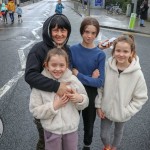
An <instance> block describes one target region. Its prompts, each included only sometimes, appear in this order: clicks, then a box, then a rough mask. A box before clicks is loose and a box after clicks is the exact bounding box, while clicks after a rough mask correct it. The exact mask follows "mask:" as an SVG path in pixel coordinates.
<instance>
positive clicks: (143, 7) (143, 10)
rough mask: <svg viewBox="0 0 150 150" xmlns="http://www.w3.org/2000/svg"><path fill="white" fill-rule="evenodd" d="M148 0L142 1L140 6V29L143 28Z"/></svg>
mask: <svg viewBox="0 0 150 150" xmlns="http://www.w3.org/2000/svg"><path fill="white" fill-rule="evenodd" d="M148 9H149V6H148V0H144V1H143V3H142V4H141V6H140V27H145V25H144V20H146V19H147V12H148Z"/></svg>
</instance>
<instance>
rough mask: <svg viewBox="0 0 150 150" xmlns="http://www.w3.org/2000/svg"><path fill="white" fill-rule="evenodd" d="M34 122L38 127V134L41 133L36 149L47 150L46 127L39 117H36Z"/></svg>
mask: <svg viewBox="0 0 150 150" xmlns="http://www.w3.org/2000/svg"><path fill="white" fill-rule="evenodd" d="M34 123H35V125H36V127H37V130H38V134H39V140H38V143H37V146H36V150H45V141H44V129H43V127H42V125H41V122H40V120H39V119H35V118H34Z"/></svg>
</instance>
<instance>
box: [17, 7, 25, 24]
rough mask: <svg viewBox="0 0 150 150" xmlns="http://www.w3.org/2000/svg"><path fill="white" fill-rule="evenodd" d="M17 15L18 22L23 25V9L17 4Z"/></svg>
mask: <svg viewBox="0 0 150 150" xmlns="http://www.w3.org/2000/svg"><path fill="white" fill-rule="evenodd" d="M16 13H17V14H18V22H20V23H22V22H23V20H22V8H21V7H20V6H19V4H17V8H16Z"/></svg>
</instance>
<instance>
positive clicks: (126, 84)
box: [95, 35, 148, 150]
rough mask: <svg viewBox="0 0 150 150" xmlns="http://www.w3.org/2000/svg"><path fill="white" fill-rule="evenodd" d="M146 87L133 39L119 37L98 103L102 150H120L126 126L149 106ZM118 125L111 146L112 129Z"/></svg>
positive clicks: (114, 45) (130, 37)
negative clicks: (144, 106)
mask: <svg viewBox="0 0 150 150" xmlns="http://www.w3.org/2000/svg"><path fill="white" fill-rule="evenodd" d="M147 99H148V96H147V86H146V82H145V79H144V75H143V73H142V71H141V67H140V64H139V58H138V56H137V55H136V50H135V43H134V38H133V36H132V35H122V36H120V37H118V38H117V39H116V40H115V42H114V44H113V50H112V57H110V58H109V59H108V63H107V65H106V72H105V84H104V88H100V89H98V96H97V97H96V100H95V107H96V108H97V114H98V116H99V118H101V130H100V131H101V134H100V135H101V140H102V142H103V144H104V146H105V147H104V149H103V150H117V148H118V147H119V145H120V142H121V139H122V136H123V131H124V125H125V123H126V122H127V121H128V120H130V119H131V117H133V116H134V115H135V114H136V113H137V112H139V111H140V110H141V108H142V106H143V105H144V104H145V103H146V101H147ZM112 123H114V125H115V129H114V139H113V141H112V143H111V140H110V139H111V136H110V128H111V125H112Z"/></svg>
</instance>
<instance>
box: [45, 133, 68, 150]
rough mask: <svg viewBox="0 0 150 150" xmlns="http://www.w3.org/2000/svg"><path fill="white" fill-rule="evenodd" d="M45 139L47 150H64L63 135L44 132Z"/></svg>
mask: <svg viewBox="0 0 150 150" xmlns="http://www.w3.org/2000/svg"><path fill="white" fill-rule="evenodd" d="M44 139H45V150H62V135H59V134H54V133H51V132H48V131H45V130H44ZM70 150H71V149H70Z"/></svg>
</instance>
